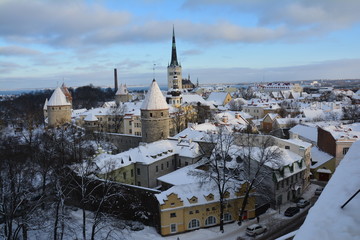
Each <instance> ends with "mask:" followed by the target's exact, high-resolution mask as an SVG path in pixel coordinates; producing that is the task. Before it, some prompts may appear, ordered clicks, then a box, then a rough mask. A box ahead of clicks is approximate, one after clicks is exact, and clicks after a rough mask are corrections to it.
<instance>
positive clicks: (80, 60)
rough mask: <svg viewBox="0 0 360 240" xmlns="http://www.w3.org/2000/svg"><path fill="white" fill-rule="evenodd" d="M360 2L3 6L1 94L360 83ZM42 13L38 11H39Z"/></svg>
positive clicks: (106, 0) (199, 0) (10, 1)
mask: <svg viewBox="0 0 360 240" xmlns="http://www.w3.org/2000/svg"><path fill="white" fill-rule="evenodd" d="M359 12H360V1H342V0H332V1H328V0H318V1H304V0H292V1H287V0H277V1H268V0H259V1H248V0H246V1H245V0H244V1H232V0H231V1H223V0H212V1H204V0H179V1H166V0H157V1H144V0H135V1H115V0H102V1H86V0H77V1H46V0H32V1H23V0H2V1H0V22H3V23H6V24H2V25H0V88H2V89H24V88H48V87H54V86H56V85H57V83H60V82H61V83H62V82H63V81H64V82H65V83H66V84H68V85H70V86H83V85H88V84H90V83H92V84H94V85H104V86H112V85H113V69H114V68H117V69H118V77H119V83H127V84H129V85H147V84H148V82H149V81H150V80H151V79H152V78H153V77H154V76H155V78H156V79H157V80H158V82H159V84H165V83H166V82H167V66H168V63H169V61H170V58H171V46H172V42H171V39H172V30H173V27H174V28H175V37H176V48H177V57H178V61H179V62H180V63H181V65H182V73H183V76H184V77H187V76H188V75H190V76H191V79H192V80H193V82H196V80H197V79H199V82H200V83H201V84H215V83H229V82H230V83H233V82H235V83H245V82H278V81H281V82H285V81H286V82H289V81H300V80H289V79H304V80H305V79H306V80H311V79H357V78H360V68H359V66H360V57H359V54H358V53H359V52H360V44H358V36H360V15H359ZM39 13H41V14H39Z"/></svg>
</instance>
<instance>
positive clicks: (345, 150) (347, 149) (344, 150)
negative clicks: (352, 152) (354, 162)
mask: <svg viewBox="0 0 360 240" xmlns="http://www.w3.org/2000/svg"><path fill="white" fill-rule="evenodd" d="M348 151H349V148H348V147H346V148H343V155H345V154H346V153H347V152H348Z"/></svg>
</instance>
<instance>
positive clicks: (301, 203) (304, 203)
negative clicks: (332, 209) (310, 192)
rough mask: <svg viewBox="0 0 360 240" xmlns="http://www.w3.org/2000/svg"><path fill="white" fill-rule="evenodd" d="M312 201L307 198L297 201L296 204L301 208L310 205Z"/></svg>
mask: <svg viewBox="0 0 360 240" xmlns="http://www.w3.org/2000/svg"><path fill="white" fill-rule="evenodd" d="M309 204H310V202H309V201H307V200H305V199H300V200H299V201H298V202H297V203H296V206H297V207H299V208H304V207H306V206H307V205H309Z"/></svg>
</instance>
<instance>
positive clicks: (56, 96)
mask: <svg viewBox="0 0 360 240" xmlns="http://www.w3.org/2000/svg"><path fill="white" fill-rule="evenodd" d="M47 105H48V106H68V105H70V103H69V102H68V101H67V100H66V96H65V94H64V93H63V91H62V90H61V88H60V87H57V88H56V89H55V91H54V92H53V94H52V95H51V97H50V99H49V101H48V104H47Z"/></svg>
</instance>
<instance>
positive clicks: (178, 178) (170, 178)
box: [157, 163, 202, 186]
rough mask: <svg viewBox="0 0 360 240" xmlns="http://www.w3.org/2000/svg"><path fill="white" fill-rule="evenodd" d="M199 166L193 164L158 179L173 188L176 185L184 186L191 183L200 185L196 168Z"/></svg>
mask: <svg viewBox="0 0 360 240" xmlns="http://www.w3.org/2000/svg"><path fill="white" fill-rule="evenodd" d="M197 166H198V164H196V163H195V164H191V165H188V166H185V167H182V168H179V169H178V170H176V171H174V172H171V173H168V174H166V175H163V176H161V177H159V178H157V179H158V180H159V181H161V182H165V183H167V184H171V185H173V186H175V185H183V184H191V183H198V182H199V178H198V177H197V176H195V174H192V173H195V172H197V171H202V170H197V169H196V167H197Z"/></svg>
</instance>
